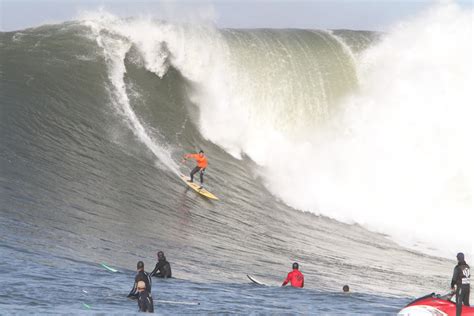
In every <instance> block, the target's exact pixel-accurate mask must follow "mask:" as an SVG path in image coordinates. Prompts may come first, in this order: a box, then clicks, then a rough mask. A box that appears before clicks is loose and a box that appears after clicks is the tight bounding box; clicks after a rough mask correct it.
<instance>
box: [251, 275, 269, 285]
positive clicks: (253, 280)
mask: <svg viewBox="0 0 474 316" xmlns="http://www.w3.org/2000/svg"><path fill="white" fill-rule="evenodd" d="M247 278H249V280H250V281H252V282H253V283H255V284H258V285H266V284H265V283H263V282H260V281H259V280H257V279H256V278H254V277H253V276H251V275H248V274H247Z"/></svg>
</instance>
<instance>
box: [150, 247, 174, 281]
mask: <svg viewBox="0 0 474 316" xmlns="http://www.w3.org/2000/svg"><path fill="white" fill-rule="evenodd" d="M157 256H158V262H157V263H156V266H155V269H153V271H152V272H151V273H150V276H154V277H157V278H165V279H167V278H171V265H170V263H169V262H168V260H166V257H165V254H164V253H163V251H158V253H157ZM158 271H159V272H158Z"/></svg>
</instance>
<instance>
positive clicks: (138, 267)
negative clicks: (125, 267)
mask: <svg viewBox="0 0 474 316" xmlns="http://www.w3.org/2000/svg"><path fill="white" fill-rule="evenodd" d="M143 269H145V264H144V263H143V261H138V262H137V270H143Z"/></svg>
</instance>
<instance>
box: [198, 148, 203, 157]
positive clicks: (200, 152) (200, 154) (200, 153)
mask: <svg viewBox="0 0 474 316" xmlns="http://www.w3.org/2000/svg"><path fill="white" fill-rule="evenodd" d="M199 156H201V157H202V156H204V150H202V149H201V150H200V151H199Z"/></svg>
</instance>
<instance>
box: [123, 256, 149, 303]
mask: <svg viewBox="0 0 474 316" xmlns="http://www.w3.org/2000/svg"><path fill="white" fill-rule="evenodd" d="M140 281H143V282H144V283H145V287H146V291H147V292H148V293H151V278H150V275H149V274H148V273H146V272H145V265H144V264H143V261H138V262H137V274H136V275H135V282H134V283H133V288H132V290H131V291H130V293H129V294H128V295H127V297H128V298H131V299H137V298H138V294H139V293H138V282H140Z"/></svg>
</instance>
